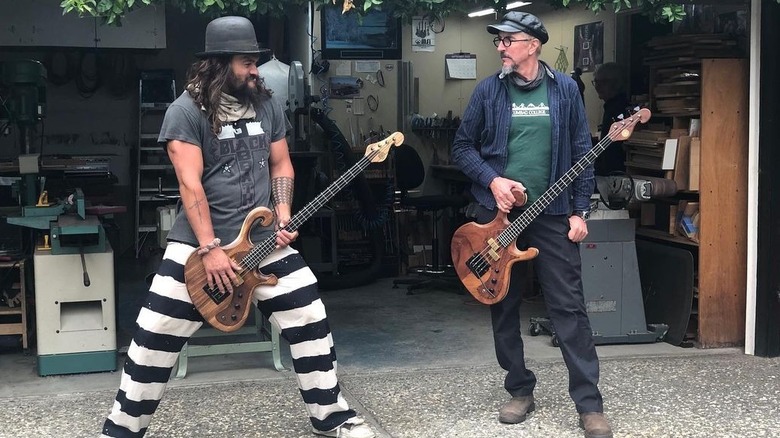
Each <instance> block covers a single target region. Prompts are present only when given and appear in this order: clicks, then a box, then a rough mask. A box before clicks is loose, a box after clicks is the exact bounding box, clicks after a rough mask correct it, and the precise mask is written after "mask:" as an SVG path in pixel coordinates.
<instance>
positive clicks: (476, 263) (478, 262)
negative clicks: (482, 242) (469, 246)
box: [466, 254, 490, 278]
mask: <svg viewBox="0 0 780 438" xmlns="http://www.w3.org/2000/svg"><path fill="white" fill-rule="evenodd" d="M466 266H468V268H469V270H470V271H471V272H472V273H473V274H474V275H476V276H477V278H480V277H482V276H483V275H485V273H486V272H487V271H488V268H490V263H488V262H486V261H485V258H484V257H482V256H481V255H480V254H474V255H473V256H471V257H469V259H468V260H466Z"/></svg>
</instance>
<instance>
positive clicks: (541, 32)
mask: <svg viewBox="0 0 780 438" xmlns="http://www.w3.org/2000/svg"><path fill="white" fill-rule="evenodd" d="M487 31H488V32H490V33H492V34H494V35H495V34H497V33H499V32H507V33H515V32H525V33H527V34H528V35H531V36H532V37H534V38H536V39H538V40H539V41H541V42H542V44H544V43H546V42H547V40H549V39H550V36H549V35H547V29H545V28H544V24H542V22H541V21H540V20H539V19H538V18H537V17H536V15H533V14H529V13H528V12H517V11H512V12H507V13H506V15H504V18H502V19H501V22H500V23H498V24H491V25H490V26H488V27H487Z"/></svg>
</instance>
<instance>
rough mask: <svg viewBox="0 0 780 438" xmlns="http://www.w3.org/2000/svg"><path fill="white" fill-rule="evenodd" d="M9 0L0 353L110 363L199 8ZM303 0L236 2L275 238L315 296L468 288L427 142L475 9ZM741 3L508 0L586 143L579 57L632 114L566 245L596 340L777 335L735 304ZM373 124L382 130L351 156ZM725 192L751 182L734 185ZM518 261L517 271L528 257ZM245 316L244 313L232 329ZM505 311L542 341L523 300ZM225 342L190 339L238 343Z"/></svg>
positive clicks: (464, 195) (172, 185) (117, 352)
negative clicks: (288, 171)
mask: <svg viewBox="0 0 780 438" xmlns="http://www.w3.org/2000/svg"><path fill="white" fill-rule="evenodd" d="M11 3H12V2H11V0H0V9H2V10H3V11H5V12H4V13H3V14H2V16H0V48H2V49H1V50H0V212H1V213H2V216H3V218H2V222H1V223H0V227H2V231H1V232H0V273H1V274H2V275H0V287H1V288H2V292H0V354H26V355H34V356H35V358H36V372H37V373H38V375H39V376H41V377H43V376H50V375H64V374H78V373H89V372H104V371H115V370H116V369H117V361H118V358H119V357H120V356H121V354H122V352H123V351H125V349H126V347H127V345H126V344H125V342H127V341H129V339H128V337H127V336H126V335H123V334H122V333H121V332H122V331H123V330H130V328H126V329H123V328H122V327H121V326H122V324H120V322H119V321H132V320H133V319H134V317H135V315H132V314H131V315H124V314H125V313H128V312H130V313H132V312H133V311H134V312H136V313H137V308H130V309H129V310H128V308H127V306H123V305H120V303H124V302H126V301H127V298H126V297H123V296H122V295H121V294H122V293H123V292H122V291H123V289H122V288H121V287H119V285H118V278H119V277H121V276H122V275H123V274H124V272H126V271H127V272H129V270H130V268H129V267H130V266H135V267H137V269H135V270H137V271H138V273H139V275H140V276H141V278H146V277H147V276H149V275H150V274H153V273H154V271H155V270H156V267H157V265H158V264H159V261H160V258H161V256H162V252H163V250H164V247H165V245H166V234H167V231H168V230H169V229H170V227H171V225H172V222H173V220H174V218H175V214H176V211H177V201H178V183H177V180H176V176H175V173H174V170H173V166H172V165H171V164H170V160H169V159H168V157H167V153H166V152H165V150H164V149H163V148H162V147H160V145H159V144H158V143H157V129H158V128H159V126H160V123H161V121H162V117H163V116H164V114H165V110H166V109H167V108H168V106H169V105H170V103H171V102H172V101H173V100H174V99H175V98H176V97H177V96H178V95H179V94H180V93H181V92H182V91H183V85H184V83H185V78H186V69H187V67H189V65H190V64H191V63H192V61H194V54H195V53H197V52H199V51H201V50H202V44H203V38H204V36H203V35H204V34H203V32H204V29H205V25H206V23H208V21H209V20H210V17H207V16H203V15H200V14H198V13H197V11H187V12H185V13H180V12H179V11H178V10H176V9H174V8H172V7H165V6H162V5H160V4H158V5H156V6H154V5H152V6H144V7H140V8H137V9H135V10H133V11H132V12H130V13H129V14H128V15H127V16H126V17H125V18H124V19H123V23H122V26H121V27H117V26H112V25H107V24H103V23H102V22H101V21H100V19H98V18H93V17H78V16H77V15H74V14H66V15H63V14H62V10H61V8H60V1H58V0H51V1H49V0H41V1H36V2H23V3H21V2H14V5H13V8H12V7H11ZM327 3H328V5H325V6H324V7H323V8H322V9H317V8H315V7H309V8H293V9H292V10H291V11H290V12H289V13H288V14H287V15H286V16H285V18H284V19H275V18H272V17H267V16H263V15H261V14H260V13H256V14H255V15H254V16H251V17H249V18H250V19H251V20H252V21H253V23H254V24H255V29H256V30H257V37H258V41H259V42H260V44H261V46H262V47H265V48H267V49H269V50H268V52H267V53H264V54H263V55H262V57H261V60H260V62H259V65H258V71H259V73H260V76H261V77H263V79H264V81H265V84H266V85H267V86H268V88H270V89H271V90H272V91H273V95H274V98H276V99H278V100H279V102H280V103H281V105H282V106H283V107H284V109H285V111H286V114H287V117H288V119H289V121H290V123H291V125H292V128H291V129H290V131H289V132H288V137H287V140H288V145H289V149H290V154H291V158H292V160H293V165H294V167H295V174H296V175H295V190H294V199H293V213H295V212H298V211H301V210H304V209H306V208H312V207H311V204H310V203H312V202H313V201H314V203H315V205H316V211H312V212H311V214H310V215H307V218H308V219H307V220H306V222H304V223H302V224H300V225H299V228H298V231H299V234H300V235H299V238H298V239H297V241H296V243H295V244H294V246H295V247H296V249H298V250H299V251H300V252H301V253H302V255H303V257H304V258H305V260H306V261H307V263H308V265H309V266H310V267H311V268H312V269H313V270H314V272H315V274H316V275H317V278H318V282H319V286H320V289H321V290H322V293H323V294H326V293H327V292H328V291H329V290H333V289H348V288H356V290H365V291H370V288H371V287H372V285H373V284H374V283H375V282H376V281H377V280H378V279H381V278H392V279H393V285H394V286H393V287H396V288H399V289H400V290H402V291H404V293H405V294H409V295H414V294H421V293H426V294H427V293H448V294H450V293H454V294H460V295H462V298H463V300H464V303H465V302H468V301H469V295H468V293H467V292H466V291H465V290H464V289H463V287H462V285H461V284H460V282H459V279H458V277H457V275H456V273H455V270H454V269H453V266H452V263H453V260H452V258H451V256H450V240H451V238H452V235H453V232H454V231H455V230H456V229H457V228H458V227H459V226H460V225H462V224H464V223H466V222H468V221H469V220H470V219H469V218H468V216H467V214H466V213H467V209H468V206H469V204H470V202H472V201H473V199H471V198H470V192H469V185H470V184H471V179H470V178H469V176H468V175H465V174H463V173H462V172H461V171H460V169H459V168H458V167H457V166H456V165H455V164H454V163H453V162H452V160H451V158H450V147H451V145H452V141H453V139H454V137H455V133H456V132H457V129H458V127H459V125H460V122H461V118H462V116H463V112H464V110H465V108H466V106H467V104H468V101H469V98H470V96H471V93H472V91H473V90H474V87H475V86H476V84H477V83H478V82H479V80H481V79H482V78H485V77H487V76H489V75H491V74H493V73H494V72H495V71H496V70H497V69H498V68H499V67H500V62H499V61H500V60H499V58H498V55H497V52H496V48H495V46H494V45H493V44H492V43H491V37H492V36H490V35H488V34H487V33H486V32H485V26H486V25H487V24H490V23H492V22H493V21H494V19H495V18H496V17H495V14H494V13H488V14H487V15H482V16H476V17H470V16H468V15H467V14H465V13H463V14H455V13H453V14H451V15H449V16H447V17H433V16H431V15H426V14H424V13H421V14H419V15H417V16H414V17H411V20H410V22H409V21H405V20H402V19H400V18H396V17H394V16H393V15H392V14H391V13H390V12H389V11H388V10H386V9H383V10H372V13H371V14H369V15H367V16H366V17H363V18H362V19H358V18H356V16H357V14H356V12H355V11H350V12H348V13H342V10H341V7H340V5H335V6H334V5H331V4H330V2H327ZM521 3H522V2H521ZM756 3H757V2H756V1H753V2H749V1H745V2H730V3H728V4H726V5H723V4H718V3H717V2H712V4H708V3H696V4H690V5H687V6H686V12H687V13H688V16H687V17H686V18H685V19H683V20H681V21H679V22H676V23H663V22H657V21H654V20H651V19H650V18H649V17H647V16H645V15H643V14H639V13H621V14H615V13H614V12H612V11H602V12H600V13H599V14H597V15H596V14H593V12H591V11H588V10H584V9H581V8H575V7H572V8H569V9H555V8H552V7H550V6H549V5H546V4H542V3H538V4H537V2H533V3H529V4H526V5H524V6H522V9H518V10H526V11H529V12H532V13H534V14H537V15H538V16H539V17H540V18H541V19H542V20H543V21H544V22H545V24H546V26H547V27H548V29H551V41H550V43H549V44H547V45H546V46H545V47H544V51H543V53H542V56H541V58H542V60H544V61H545V62H546V63H547V64H549V65H550V66H551V67H553V68H555V69H557V70H560V71H562V72H564V73H566V74H567V75H571V76H572V77H574V78H575V79H576V80H577V81H579V83H580V84H582V85H581V93H582V99H583V102H584V106H585V110H586V113H587V117H588V124H589V127H590V130H591V134H592V136H593V144H594V145H597V144H599V142H600V140H602V138H600V137H601V135H600V132H601V129H602V127H601V126H600V125H601V124H602V115H603V111H604V108H603V101H602V100H601V99H600V98H599V96H598V94H597V92H596V90H595V89H594V84H593V80H594V73H595V71H596V69H597V68H598V67H599V66H600V65H602V64H604V63H607V62H617V63H618V64H621V65H622V66H623V67H624V75H623V77H622V80H623V81H624V82H625V84H626V88H625V89H626V92H627V98H628V100H629V101H630V104H629V105H627V106H626V108H624V110H625V114H624V115H621V116H620V117H618V116H617V115H615V117H614V118H613V119H611V120H610V122H615V123H620V120H622V117H624V116H625V117H629V116H631V114H634V113H636V112H637V111H639V110H640V109H641V108H646V109H649V110H650V111H652V117H651V118H650V120H649V121H647V123H644V122H643V123H642V124H640V125H637V127H636V128H635V130H634V131H633V133H632V135H631V136H630V137H629V138H628V139H626V140H624V141H620V142H615V143H616V144H613V145H610V146H609V147H611V148H620V149H622V151H624V155H625V160H624V162H623V166H622V167H623V169H622V170H620V171H616V172H610V173H609V174H606V175H600V176H598V177H596V190H595V192H594V194H593V196H592V198H591V212H590V215H589V219H588V221H587V224H588V228H589V235H588V237H587V239H586V240H585V241H584V242H583V243H582V244H581V245H580V254H581V256H582V268H583V284H584V290H585V299H586V307H587V310H588V315H589V318H590V321H591V325H592V329H593V335H594V341H595V342H596V344H598V345H604V344H639V345H641V344H648V343H656V342H667V343H670V344H672V345H675V346H680V347H686V348H715V347H727V346H728V347H740V348H743V347H744V348H745V349H746V352H748V353H750V354H761V355H777V354H780V353H778V347H777V345H776V343H777V342H778V341H777V340H776V339H775V337H776V336H777V333H776V332H777V331H778V330H777V326H776V324H777V321H774V322H772V321H767V318H766V317H765V315H763V312H766V309H767V308H769V309H771V308H776V306H777V303H773V304H771V305H770V306H769V307H767V306H766V305H760V304H758V305H757V304H756V303H757V301H756V300H758V303H761V302H770V301H769V298H767V293H768V292H767V291H769V290H774V289H773V287H774V286H772V285H775V286H776V285H777V284H780V283H777V280H778V279H777V273H775V272H771V269H768V270H760V269H759V271H758V274H757V266H758V267H759V268H760V267H761V266H766V264H767V263H768V260H770V258H771V257H774V256H773V255H772V254H771V251H769V250H768V249H767V248H766V247H764V246H760V245H758V243H759V241H760V240H761V239H760V238H759V237H758V236H757V234H756V232H755V230H753V228H756V227H755V226H753V227H749V226H748V224H749V223H750V224H755V223H756V222H755V220H756V219H755V218H756V215H758V216H757V217H758V219H757V220H761V221H762V224H766V223H767V222H764V221H773V222H770V223H775V224H776V222H777V218H776V216H772V215H771V214H770V213H767V212H765V211H764V212H759V211H758V204H759V201H758V199H759V198H758V196H765V197H766V201H763V199H764V198H761V199H762V201H761V202H770V199H769V195H768V193H769V192H768V189H762V190H763V191H762V190H758V188H756V187H754V186H750V184H752V183H750V180H751V179H752V178H753V173H754V172H755V170H754V169H753V168H752V167H751V165H750V164H751V162H750V161H749V160H750V159H751V154H752V153H753V152H752V151H753V150H757V146H756V145H757V144H758V141H759V138H757V137H756V138H754V135H753V134H751V133H750V132H749V131H748V127H749V126H750V125H751V123H750V122H751V120H756V121H757V122H756V123H764V122H762V121H761V120H762V119H757V118H756V119H754V117H757V116H756V115H755V114H754V113H753V111H752V110H750V109H749V103H750V102H751V99H753V98H754V96H752V95H751V91H750V90H751V88H752V87H760V86H762V84H763V82H760V81H759V80H758V79H757V78H756V76H755V75H752V74H751V72H752V71H754V69H755V68H756V60H755V57H756V56H757V53H759V51H758V50H760V49H757V48H756V46H755V45H756V37H755V35H753V37H752V38H751V35H752V34H751V31H752V29H753V28H754V27H755V26H756V23H752V22H751V19H752V18H753V17H754V15H751V11H752V10H753V9H751V8H754V7H755V4H756ZM6 12H7V13H6ZM423 12H424V11H423ZM349 29H352V30H354V32H352V33H353V34H354V35H350V36H346V35H345V33H346V32H347V30H349ZM355 35H357V36H355ZM774 68H775V69H776V67H774ZM724 89H725V90H728V92H727V93H724V92H723V90H724ZM767 108H768V109H769V110H770V111H769V112H765V114H772V107H771V106H770V107H767ZM775 110H776V108H775ZM775 114H776V111H775ZM394 133H400V134H402V137H403V142H399V143H402V144H398V145H395V144H393V145H389V149H388V152H387V156H386V158H385V157H384V156H383V157H382V158H383V159H379V160H373V161H370V160H369V161H370V162H366V161H365V160H364V157H367V156H369V155H370V154H371V153H372V152H373V151H375V150H376V147H377V145H384V143H383V142H385V141H386V139H387V138H389V137H392V136H393V135H394ZM766 153H767V154H768V153H769V152H766ZM372 157H373V156H372ZM356 168H359V172H357V173H356V174H354V175H352V177H350V181H349V183H347V184H344V187H343V188H342V187H339V189H340V190H339V191H338V193H336V194H334V195H333V196H332V197H329V199H328V200H327V202H320V201H322V198H321V197H318V195H320V194H321V193H323V192H324V191H326V190H327V189H328V188H329V186H331V184H334V182H336V183H338V182H339V181H343V180H340V179H339V178H340V177H341V176H342V175H344V174H345V173H350V172H352V173H355V172H354V171H355V169H356ZM772 181H774V180H772ZM749 190H755V191H756V192H755V193H758V195H756V196H753V197H750V199H749V197H748V193H749ZM775 199H776V198H773V202H775V203H776V200H775ZM320 204H321V205H320ZM774 214H775V215H776V213H774ZM308 216H310V217H308ZM764 227H765V228H766V227H768V225H764ZM763 239H765V240H766V239H769V238H768V237H767V238H763ZM771 239H772V240H771V242H774V243H777V242H776V239H777V236H774V237H772V238H771ZM766 245H770V244H769V243H767V244H766ZM757 246H760V248H758V249H756V247H757ZM770 246H771V245H770ZM756 258H758V261H757V259H756ZM524 263H525V265H527V266H526V268H527V269H529V271H530V272H532V271H533V261H528V262H524ZM756 275H758V276H759V277H758V278H759V280H758V281H755V280H752V279H751V277H756ZM142 292H143V291H138V293H139V294H142ZM363 293H368V292H363ZM540 293H541V292H540V290H539V286H538V284H537V283H536V282H530V283H529V284H527V285H526V288H525V291H524V294H526V295H527V297H528V298H529V299H532V298H534V297H538V296H539V294H540ZM761 300H767V301H761ZM470 304H474V303H473V302H472V303H470ZM379 305H381V304H379ZM771 306H775V307H771ZM762 309H763V310H762ZM751 312H753V313H751ZM762 315H763V316H762ZM750 321H753V322H752V324H753V325H750V324H751V323H750ZM265 323H266V322H264V321H262V318H261V317H260V316H259V315H252V323H251V324H249V325H250V326H253V327H254V326H257V327H260V326H264V325H266V324H265ZM756 324H758V326H756ZM773 324H774V325H773ZM124 325H126V326H127V325H132V323H128V322H125V323H124ZM524 327H525V329H527V330H528V331H527V333H528V334H530V335H531V336H546V337H549V339H550V341H549V342H550V348H556V347H557V339H556V336H555V328H554V327H553V326H552V324H551V323H550V321H549V319H547V318H546V316H545V315H539V316H538V317H535V318H533V319H531V320H530V321H524ZM262 335H263V336H266V337H267V339H263V342H262V343H260V344H262V345H261V347H259V348H266V347H267V346H268V345H271V348H272V349H276V351H275V354H277V353H278V343H279V340H278V333H273V330H270V329H269V330H266V331H264V332H263V333H262ZM274 342H275V344H274ZM222 343H223V344H225V342H224V341H222ZM260 344H258V345H260ZM225 345H227V346H226V347H224V348H223V349H221V350H212V351H218V352H220V353H224V352H230V351H239V350H240V349H241V348H244V347H242V346H237V345H238V344H236V345H234V348H233V350H231V347H230V346H231V344H230V343H227V344H225ZM193 347H195V346H194V345H193ZM756 348H757V350H756ZM241 351H244V350H241ZM196 352H197V350H196V349H195V348H192V349H191V350H190V355H191V356H194V355H196V354H197V353H196ZM207 354H208V353H207ZM212 354H213V353H212ZM182 365H183V367H184V368H185V369H186V355H185V356H183V357H182V359H181V363H180V368H181V367H182ZM180 371H181V370H180Z"/></svg>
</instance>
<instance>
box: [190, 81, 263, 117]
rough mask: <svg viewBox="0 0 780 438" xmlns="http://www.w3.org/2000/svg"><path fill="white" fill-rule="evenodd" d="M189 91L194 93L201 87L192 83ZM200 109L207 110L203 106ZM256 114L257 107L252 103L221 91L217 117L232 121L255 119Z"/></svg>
mask: <svg viewBox="0 0 780 438" xmlns="http://www.w3.org/2000/svg"><path fill="white" fill-rule="evenodd" d="M187 91H188V92H189V93H190V95H192V94H195V93H197V92H198V91H199V87H197V86H192V85H190V86H189V87H187ZM200 109H201V110H202V111H206V108H205V107H203V106H201V107H200ZM255 116H256V113H255V108H254V107H253V106H252V105H244V104H242V103H241V102H239V101H238V99H236V98H235V97H234V96H231V95H229V94H227V93H225V92H222V93H221V95H220V100H219V108H218V109H217V117H218V118H219V121H220V122H222V123H231V122H236V121H238V120H241V119H254V118H255Z"/></svg>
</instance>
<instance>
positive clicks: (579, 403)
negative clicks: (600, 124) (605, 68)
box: [452, 11, 612, 438]
mask: <svg viewBox="0 0 780 438" xmlns="http://www.w3.org/2000/svg"><path fill="white" fill-rule="evenodd" d="M487 31H488V32H489V33H490V34H493V35H495V37H494V39H493V44H494V45H495V46H496V50H497V51H498V55H499V57H500V59H501V63H502V65H501V70H500V71H498V72H496V74H493V75H491V76H489V77H487V78H485V79H484V80H482V81H481V82H480V83H479V84H477V86H476V88H475V89H474V93H473V94H472V96H471V99H470V101H469V103H468V106H467V107H466V109H465V111H464V115H463V117H462V121H461V124H460V127H459V128H458V131H457V132H456V134H455V138H454V141H453V145H452V159H453V161H454V162H455V163H456V164H457V165H458V166H459V167H460V168H461V170H462V171H463V173H464V174H466V175H470V176H471V177H472V185H471V192H472V195H473V196H474V199H475V200H476V202H475V203H474V204H473V205H472V206H470V208H469V209H468V210H467V211H469V212H470V213H471V214H472V215H473V219H474V221H475V222H477V223H478V224H487V223H490V222H491V221H493V220H494V219H495V220H496V221H502V220H504V221H505V220H506V219H505V218H500V217H498V215H499V213H501V214H506V215H508V220H509V221H515V220H516V219H518V218H519V217H520V215H521V214H523V213H525V212H526V208H532V207H528V206H529V205H537V208H538V209H541V214H538V215H535V216H531V217H532V218H534V217H535V218H534V219H533V220H532V221H531V222H530V223H529V224H528V225H527V226H526V227H525V228H524V229H523V231H522V233H521V234H520V235H519V237H518V238H517V242H516V243H515V245H517V246H518V247H520V248H527V247H529V246H530V247H534V248H537V249H538V250H539V253H538V255H537V256H536V258H534V259H533V266H534V269H533V273H535V274H536V277H537V278H538V284H539V285H540V287H541V292H542V295H543V296H544V301H545V305H546V308H547V312H548V315H549V318H550V320H551V321H552V326H553V327H554V328H555V336H556V338H557V339H558V341H559V344H560V347H561V353H562V354H563V358H564V361H565V363H566V366H567V368H568V370H569V395H570V396H571V398H572V400H573V401H574V405H575V408H576V410H577V413H578V414H579V419H580V424H581V426H582V427H583V428H584V429H585V436H586V437H587V438H611V437H612V430H611V429H610V427H609V424H608V423H607V420H606V419H605V417H604V414H603V405H602V404H603V403H602V396H601V393H600V391H599V389H598V381H599V361H598V356H597V355H596V348H595V346H594V343H593V338H592V334H591V328H590V322H589V320H588V314H587V312H586V308H585V299H584V293H583V286H582V261H581V259H580V253H579V246H578V243H579V242H581V241H582V240H583V239H585V237H586V236H587V234H588V227H587V224H586V222H585V220H586V219H587V218H588V213H589V211H590V195H591V194H592V193H593V185H594V184H593V167H592V166H587V167H586V168H584V169H582V170H581V173H579V175H578V176H577V175H575V176H569V179H568V181H567V180H566V178H565V175H566V174H567V172H568V171H569V170H570V169H572V167H573V166H574V165H575V163H577V161H578V160H580V159H581V158H582V157H584V156H585V155H586V154H587V153H588V152H589V151H590V150H591V148H592V143H591V139H590V128H589V126H588V121H587V117H586V115H585V108H584V106H583V102H582V99H581V98H580V94H579V88H578V87H577V84H576V83H575V82H574V80H573V79H571V78H570V77H568V76H567V75H565V74H563V73H561V72H558V71H555V70H553V69H552V68H550V67H549V66H548V65H547V64H545V63H544V62H543V61H541V60H540V59H539V54H540V53H541V50H542V45H544V44H545V43H546V42H547V41H548V40H549V35H548V33H547V29H546V28H545V27H544V24H542V22H541V20H539V18H538V17H536V16H535V15H533V14H529V13H526V12H519V11H512V12H509V13H507V14H506V15H504V16H503V17H502V18H501V21H500V22H498V23H495V24H491V25H489V26H487ZM572 178H573V181H572V180H571V179H572ZM553 184H555V185H556V188H557V190H558V192H557V193H559V194H558V195H554V193H553V195H548V193H550V192H548V189H550V188H551V187H553ZM559 184H560V185H559ZM553 192H555V191H553ZM561 192H562V193H561ZM518 193H523V194H525V196H524V197H522V198H526V202H527V203H526V204H522V205H520V204H519V203H518V202H517V199H518V196H517V194H518ZM537 201H539V204H536V202H537ZM537 211H539V210H537ZM497 217H498V219H496V218H497ZM513 223H514V222H513ZM474 227H475V229H476V227H478V226H477V225H474ZM485 237H486V238H487V237H490V236H485ZM503 257H511V256H510V255H506V254H505V255H504V256H501V258H503ZM520 268H521V264H519V263H518V264H516V265H515V267H514V268H513V270H512V272H511V274H510V275H511V278H510V282H509V286H508V288H507V289H506V290H502V292H505V293H506V295H505V298H503V299H502V300H496V301H495V302H493V303H492V304H491V306H490V313H491V319H492V326H493V327H492V328H493V339H494V343H495V348H496V356H497V358H498V363H499V365H500V366H501V367H502V368H503V369H505V370H506V371H507V375H506V378H505V380H504V388H505V389H506V391H507V392H508V393H509V395H510V396H511V398H510V399H509V400H508V401H507V402H506V403H504V405H503V406H501V408H500V409H499V411H498V420H499V421H500V422H502V423H510V424H514V423H520V422H523V421H525V420H526V419H527V417H528V415H529V414H530V413H531V412H533V411H534V409H536V401H535V399H534V389H535V386H536V376H535V375H534V373H533V372H532V371H531V370H529V369H528V368H527V367H526V363H525V353H524V350H523V339H522V336H521V334H520V333H521V330H520V329H521V327H520V317H519V315H520V305H521V303H522V301H523V290H522V286H523V285H525V284H534V281H533V279H532V278H528V275H532V274H531V273H530V271H528V270H526V269H520Z"/></svg>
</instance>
